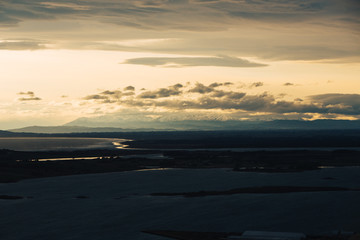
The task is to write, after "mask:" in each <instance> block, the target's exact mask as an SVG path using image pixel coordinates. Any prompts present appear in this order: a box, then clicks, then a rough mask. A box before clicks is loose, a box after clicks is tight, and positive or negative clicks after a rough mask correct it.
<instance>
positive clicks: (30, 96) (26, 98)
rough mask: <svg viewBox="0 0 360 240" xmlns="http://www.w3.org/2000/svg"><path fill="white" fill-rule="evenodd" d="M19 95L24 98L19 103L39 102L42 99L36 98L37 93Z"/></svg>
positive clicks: (20, 93)
mask: <svg viewBox="0 0 360 240" xmlns="http://www.w3.org/2000/svg"><path fill="white" fill-rule="evenodd" d="M18 95H21V96H23V97H21V98H19V99H18V100H19V101H39V100H41V98H39V97H36V96H35V93H34V92H32V91H27V92H19V93H18Z"/></svg>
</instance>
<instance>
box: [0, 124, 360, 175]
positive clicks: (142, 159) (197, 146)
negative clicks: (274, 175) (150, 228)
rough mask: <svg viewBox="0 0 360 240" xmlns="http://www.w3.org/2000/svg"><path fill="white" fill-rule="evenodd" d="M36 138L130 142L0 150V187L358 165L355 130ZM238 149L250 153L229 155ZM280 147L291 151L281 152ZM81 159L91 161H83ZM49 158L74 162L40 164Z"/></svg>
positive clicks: (358, 135) (359, 135) (359, 147)
mask: <svg viewBox="0 0 360 240" xmlns="http://www.w3.org/2000/svg"><path fill="white" fill-rule="evenodd" d="M17 134H20V133H17ZM20 135H21V134H20ZM20 135H16V136H18V137H19V136H20ZM38 135H39V134H38ZM26 136H28V135H26ZM36 136H37V135H36ZM39 136H41V137H86V138H89V137H90V138H91V137H94V138H122V139H131V141H128V142H125V143H124V144H125V145H128V148H129V149H114V150H105V149H104V150H81V151H80V150H77V151H38V152H36V151H32V152H20V151H11V150H0V182H15V181H19V180H22V179H28V178H40V177H52V176H64V175H74V174H87V173H105V172H119V171H129V170H138V169H146V168H231V169H233V170H234V171H255V172H298V171H307V170H315V169H318V168H321V167H324V166H325V167H339V166H360V130H356V129H355V130H319V131H317V130H311V131H309V130H277V131H255V130H253V131H178V132H177V131H168V132H114V133H72V134H40V135H39ZM239 148H250V149H253V150H252V151H248V152H236V151H234V149H239ZM286 148H287V149H292V150H283V149H286ZM301 148H302V149H301ZM316 148H317V149H316ZM259 149H265V150H259ZM294 149H298V150H294ZM341 149H343V150H341ZM150 155H157V156H158V157H156V158H153V157H149V156H150ZM86 157H96V159H92V160H85V158H86ZM49 158H51V159H53V158H70V159H71V158H76V160H75V159H74V160H66V161H41V159H49ZM82 158H84V159H83V160H81V159H82Z"/></svg>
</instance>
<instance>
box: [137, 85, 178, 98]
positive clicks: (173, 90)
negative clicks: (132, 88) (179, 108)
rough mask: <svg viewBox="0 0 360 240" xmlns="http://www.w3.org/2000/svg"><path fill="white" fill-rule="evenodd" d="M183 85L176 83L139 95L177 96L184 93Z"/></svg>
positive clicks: (141, 96) (146, 96) (155, 96)
mask: <svg viewBox="0 0 360 240" xmlns="http://www.w3.org/2000/svg"><path fill="white" fill-rule="evenodd" d="M182 87H183V85H181V84H175V85H173V86H169V87H168V88H160V89H157V90H155V91H146V92H143V93H141V94H139V95H138V97H139V98H153V99H155V98H165V97H170V96H177V95H180V94H181V93H182V91H181V90H180V89H181V88H182Z"/></svg>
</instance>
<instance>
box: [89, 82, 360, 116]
mask: <svg viewBox="0 0 360 240" xmlns="http://www.w3.org/2000/svg"><path fill="white" fill-rule="evenodd" d="M233 86H234V84H230V83H218V82H214V83H212V84H209V85H204V84H202V83H195V84H191V85H187V86H184V85H182V84H175V85H172V86H169V87H167V88H158V89H155V90H152V91H145V92H139V93H137V94H134V95H126V96H125V95H123V93H122V92H120V91H119V90H116V91H110V90H108V91H104V92H102V93H99V94H95V95H89V96H86V97H84V98H83V99H84V100H92V101H95V103H97V104H116V105H119V106H122V107H125V108H137V109H149V108H151V109H153V110H154V111H165V112H166V111H167V112H172V111H180V112H181V111H185V112H186V111H197V110H200V111H204V110H205V111H207V110H211V111H218V112H219V113H221V112H222V111H224V112H228V111H231V112H238V113H242V117H244V115H247V116H248V117H249V116H251V115H269V114H273V115H274V114H275V115H277V116H280V115H281V116H282V117H283V118H286V116H289V115H298V116H301V117H307V118H311V116H315V115H316V116H318V117H319V116H322V117H323V118H336V117H339V116H353V117H355V118H358V116H360V94H338V93H333V94H319V95H312V96H308V97H307V98H306V99H305V100H303V99H299V98H295V99H293V100H283V99H282V97H281V96H278V97H277V96H275V95H273V94H271V93H268V92H263V93H259V94H249V93H247V92H246V91H244V90H246V89H244V88H242V89H241V90H242V91H238V90H234V89H237V88H234V87H233ZM250 86H253V87H260V86H262V84H260V83H259V82H255V83H252V84H250ZM109 92H111V93H115V92H116V93H117V94H109Z"/></svg>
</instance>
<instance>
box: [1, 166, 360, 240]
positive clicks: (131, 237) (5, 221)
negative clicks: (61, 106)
mask: <svg viewBox="0 0 360 240" xmlns="http://www.w3.org/2000/svg"><path fill="white" fill-rule="evenodd" d="M329 179H331V180H329ZM264 185H267V186H283V185H289V186H333V187H335V186H337V187H348V188H360V168H352V167H342V168H331V169H321V170H316V171H308V172H300V173H244V172H233V171H230V170H228V169H207V170H204V169H201V170H200V169H165V170H158V171H133V172H120V173H106V174H91V175H77V176H67V177H53V178H44V179H31V180H26V181H21V182H18V183H8V184H0V194H8V195H15V196H25V197H26V196H30V197H31V198H25V199H22V200H0V209H1V214H0V226H1V227H2V230H1V232H0V239H6V240H20V239H23V240H25V239H37V240H45V239H46V240H47V239H53V240H67V239H78V240H80V239H87V240H96V239H111V240H113V239H114V240H115V239H121V240H138V239H143V240H160V239H164V240H165V238H161V237H157V236H152V235H148V234H145V233H141V230H146V229H164V230H166V229H168V230H189V231H223V232H241V231H245V230H263V231H288V232H303V233H324V232H331V231H337V230H344V231H360V221H359V219H360V204H359V202H360V192H358V191H348V192H304V193H283V194H235V195H228V196H209V197H199V198H184V197H181V196H177V197H156V196H150V195H149V194H150V193H154V192H190V191H200V190H226V189H232V188H239V187H255V186H264ZM77 196H86V197H88V198H83V199H81V198H77ZM166 239H167V238H166Z"/></svg>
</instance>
